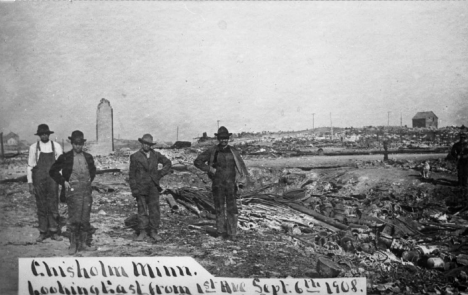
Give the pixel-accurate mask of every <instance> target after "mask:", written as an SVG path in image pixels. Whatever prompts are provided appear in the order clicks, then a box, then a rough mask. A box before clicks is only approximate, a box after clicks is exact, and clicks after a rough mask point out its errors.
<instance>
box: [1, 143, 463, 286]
mask: <svg viewBox="0 0 468 295" xmlns="http://www.w3.org/2000/svg"><path fill="white" fill-rule="evenodd" d="M161 152H162V153H164V154H166V155H167V156H168V157H169V158H170V159H171V160H172V162H173V165H174V166H173V170H172V173H171V174H170V175H167V176H166V177H164V178H163V179H162V183H161V187H162V189H163V191H162V192H161V221H162V224H161V229H160V234H161V237H162V242H160V243H152V241H151V240H147V241H143V242H136V241H133V239H134V238H135V237H136V234H135V222H134V217H135V215H134V214H135V213H136V202H135V200H134V198H133V197H132V195H131V193H130V188H129V186H128V164H129V161H128V155H118V154H116V155H112V156H108V157H95V161H96V164H97V166H98V169H99V170H100V171H101V172H102V173H100V174H98V175H97V177H96V179H95V180H94V182H93V199H94V202H93V210H92V214H91V222H92V225H93V227H94V228H95V229H96V231H95V233H94V235H93V244H94V245H95V246H97V248H98V250H97V251H94V252H78V253H77V254H76V255H77V256H89V257H103V256H106V257H107V256H110V257H116V256H117V257H121V256H145V257H150V256H191V257H193V258H194V259H196V260H197V261H198V262H199V263H200V264H201V265H202V266H203V267H205V268H206V269H207V270H208V271H209V272H210V273H212V274H213V275H215V276H223V277H241V278H253V277H259V278H286V277H294V278H320V277H340V276H341V277H343V276H344V277H366V278H367V293H368V294H468V251H467V250H468V244H467V242H468V239H467V234H468V231H467V228H468V220H467V219H468V210H467V209H468V207H466V206H467V205H468V203H467V201H466V196H464V194H466V192H464V191H463V190H461V189H460V188H459V187H457V186H456V170H455V166H454V163H452V162H449V161H447V160H445V154H426V155H424V154H418V155H412V154H400V155H394V156H393V155H391V156H390V160H389V161H387V162H384V161H383V160H382V159H383V157H382V155H367V156H334V157H313V156H312V157H294V158H272V159H269V158H249V159H248V160H247V161H246V164H247V166H248V169H249V173H250V175H251V180H252V181H251V183H250V184H248V185H245V186H241V187H239V198H238V205H239V223H238V239H237V240H236V241H230V240H223V239H222V238H218V237H216V236H215V234H214V207H213V202H212V199H211V193H210V186H211V183H210V181H209V179H208V177H207V176H206V175H205V174H204V173H202V172H201V171H199V170H198V169H196V168H195V167H194V166H193V160H194V158H195V157H196V156H197V154H198V153H199V152H200V151H199V150H196V149H193V148H186V149H180V150H161ZM425 160H428V161H429V164H430V165H431V171H430V176H429V178H423V177H422V174H421V171H422V162H423V161H425ZM16 165H18V167H19V166H21V165H20V164H15V167H16ZM24 165H25V163H24ZM0 196H1V197H0V208H1V214H0V222H1V226H0V294H17V287H18V286H17V284H18V260H17V259H18V258H19V257H53V256H68V255H67V247H68V239H66V238H64V240H63V241H52V240H50V239H47V240H45V241H44V242H42V243H36V242H35V239H36V237H37V236H38V230H37V228H36V227H37V218H36V205H35V199H34V197H32V196H30V195H29V193H28V187H27V183H24V182H8V183H3V184H0ZM59 210H60V214H61V221H62V224H63V228H62V235H64V236H66V235H67V231H66V225H65V224H66V218H67V208H66V205H65V204H60V208H59Z"/></svg>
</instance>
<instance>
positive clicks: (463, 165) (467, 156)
mask: <svg viewBox="0 0 468 295" xmlns="http://www.w3.org/2000/svg"><path fill="white" fill-rule="evenodd" d="M450 156H451V157H452V158H453V159H455V160H456V161H457V170H458V185H459V186H462V187H463V188H464V189H467V188H468V184H467V182H468V142H467V130H466V128H465V126H464V125H463V126H462V127H461V128H460V140H459V141H458V142H457V143H455V144H454V145H453V146H452V150H451V151H450Z"/></svg>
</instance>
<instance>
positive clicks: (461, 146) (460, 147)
mask: <svg viewBox="0 0 468 295" xmlns="http://www.w3.org/2000/svg"><path fill="white" fill-rule="evenodd" d="M450 156H451V157H452V159H454V160H456V161H457V164H458V166H464V165H467V164H468V143H466V142H465V143H461V142H460V141H459V142H456V143H455V144H454V145H453V146H452V149H451V150H450Z"/></svg>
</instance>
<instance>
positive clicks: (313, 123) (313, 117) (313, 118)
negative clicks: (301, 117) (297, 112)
mask: <svg viewBox="0 0 468 295" xmlns="http://www.w3.org/2000/svg"><path fill="white" fill-rule="evenodd" d="M314 129H315V113H312V130H314Z"/></svg>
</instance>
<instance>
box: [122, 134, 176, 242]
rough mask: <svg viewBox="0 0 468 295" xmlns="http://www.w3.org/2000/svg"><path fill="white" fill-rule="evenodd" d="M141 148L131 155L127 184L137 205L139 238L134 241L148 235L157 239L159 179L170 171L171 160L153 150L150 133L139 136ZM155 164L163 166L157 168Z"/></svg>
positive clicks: (159, 220) (159, 214)
mask: <svg viewBox="0 0 468 295" xmlns="http://www.w3.org/2000/svg"><path fill="white" fill-rule="evenodd" d="M138 141H139V142H140V143H141V149H140V150H139V151H138V152H136V153H134V154H132V155H131V156H130V171H129V183H130V189H131V190H132V195H133V196H134V197H135V198H136V201H137V205H138V229H139V233H138V237H137V238H136V241H143V240H144V239H145V238H146V237H147V231H148V233H149V236H150V237H151V238H152V239H154V240H155V241H157V242H158V241H160V237H159V236H158V229H159V224H160V222H161V212H160V207H159V189H160V186H159V180H160V179H161V178H162V177H163V176H165V175H166V174H168V173H169V171H170V169H171V167H172V163H171V161H170V160H169V159H168V158H166V157H165V156H164V155H162V154H161V153H159V152H157V151H155V150H153V149H152V148H151V147H152V146H153V145H155V144H156V143H155V142H153V137H152V136H151V134H145V135H143V137H142V138H138ZM158 164H162V169H161V170H158Z"/></svg>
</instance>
